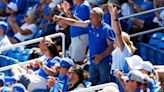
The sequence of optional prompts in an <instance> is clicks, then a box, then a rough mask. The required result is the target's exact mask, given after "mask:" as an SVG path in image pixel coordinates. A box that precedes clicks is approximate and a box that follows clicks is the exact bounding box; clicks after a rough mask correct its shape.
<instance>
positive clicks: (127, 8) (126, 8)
mask: <svg viewBox="0 0 164 92" xmlns="http://www.w3.org/2000/svg"><path fill="white" fill-rule="evenodd" d="M133 13H134V11H133V8H132V7H131V5H130V4H129V3H123V4H122V5H121V14H122V15H123V16H127V15H130V14H133Z"/></svg>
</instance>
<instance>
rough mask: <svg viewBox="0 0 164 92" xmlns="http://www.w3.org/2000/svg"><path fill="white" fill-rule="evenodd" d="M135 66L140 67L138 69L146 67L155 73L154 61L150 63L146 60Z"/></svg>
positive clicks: (145, 68)
mask: <svg viewBox="0 0 164 92" xmlns="http://www.w3.org/2000/svg"><path fill="white" fill-rule="evenodd" d="M134 68H135V69H138V70H140V69H144V70H147V71H149V72H151V73H154V67H153V65H152V63H150V62H149V61H144V62H142V63H141V64H139V65H137V66H134Z"/></svg>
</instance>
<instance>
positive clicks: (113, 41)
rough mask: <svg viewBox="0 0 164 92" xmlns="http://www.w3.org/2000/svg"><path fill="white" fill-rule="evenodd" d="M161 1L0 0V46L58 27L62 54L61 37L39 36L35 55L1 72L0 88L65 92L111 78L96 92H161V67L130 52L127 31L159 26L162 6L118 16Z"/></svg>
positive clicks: (15, 91)
mask: <svg viewBox="0 0 164 92" xmlns="http://www.w3.org/2000/svg"><path fill="white" fill-rule="evenodd" d="M161 6H164V1H163V0H64V1H63V0H34V1H31V0H1V1H0V20H1V21H0V48H1V47H5V46H10V45H13V44H16V43H20V42H23V41H27V40H31V39H34V38H37V37H43V36H46V35H49V34H55V33H58V32H62V33H64V34H65V35H66V42H65V44H66V58H61V55H60V54H59V52H60V51H61V39H60V38H55V39H50V38H47V37H44V38H43V39H42V40H41V41H40V43H39V45H38V47H39V49H40V51H41V55H40V57H38V58H37V60H33V61H31V62H30V63H29V64H27V65H24V66H23V67H22V66H14V67H12V69H11V71H12V74H13V76H6V75H4V74H3V73H1V75H0V91H1V92H26V91H27V92H28V91H29V92H67V91H73V90H79V89H81V88H86V87H90V86H95V85H100V84H104V83H110V82H111V86H110V87H107V88H104V89H103V90H101V91H100V92H162V91H163V89H164V86H162V85H163V82H162V81H161V80H159V77H161V75H159V76H158V72H160V71H159V70H156V69H155V68H154V66H153V64H152V63H151V62H150V61H144V60H143V59H142V58H141V57H140V56H138V55H135V54H136V50H137V48H136V47H135V43H136V40H135V41H132V40H131V39H130V36H129V34H132V33H136V32H141V31H145V30H149V29H152V28H157V27H160V26H164V10H160V11H155V12H153V13H149V14H144V15H140V16H137V17H132V18H128V19H125V20H119V18H120V17H123V16H128V15H131V14H135V13H138V12H142V11H146V10H150V9H154V8H158V7H161ZM145 37H146V38H147V39H149V38H148V37H149V36H145ZM54 40H55V41H54ZM140 40H144V39H142V37H140ZM133 43H134V44H133ZM157 71H158V72H157ZM113 82H114V83H113Z"/></svg>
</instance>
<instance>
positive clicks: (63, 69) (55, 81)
mask: <svg viewBox="0 0 164 92" xmlns="http://www.w3.org/2000/svg"><path fill="white" fill-rule="evenodd" d="M73 65H74V62H73V61H72V60H71V59H69V58H63V59H61V61H60V65H59V73H58V74H57V76H56V77H55V78H54V77H50V79H48V86H49V88H51V90H50V92H59V91H61V92H67V87H68V85H67V84H68V75H67V73H68V70H69V68H70V67H71V66H73Z"/></svg>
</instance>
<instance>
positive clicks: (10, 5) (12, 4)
mask: <svg viewBox="0 0 164 92" xmlns="http://www.w3.org/2000/svg"><path fill="white" fill-rule="evenodd" d="M7 7H8V8H10V9H12V10H13V11H15V12H17V11H18V6H17V4H16V3H13V2H10V3H9V4H7Z"/></svg>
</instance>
